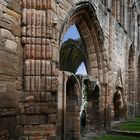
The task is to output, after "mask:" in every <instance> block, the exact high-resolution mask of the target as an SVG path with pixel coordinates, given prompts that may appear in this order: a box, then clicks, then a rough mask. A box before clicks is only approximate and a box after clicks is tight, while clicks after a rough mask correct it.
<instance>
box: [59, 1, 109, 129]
mask: <svg viewBox="0 0 140 140" xmlns="http://www.w3.org/2000/svg"><path fill="white" fill-rule="evenodd" d="M72 25H75V26H76V27H77V29H78V32H79V34H80V37H81V40H82V42H83V45H84V49H85V52H86V56H85V57H86V59H87V61H86V67H87V74H88V75H89V76H91V77H94V78H95V79H96V80H97V81H99V83H101V84H102V83H104V82H105V83H106V82H108V79H107V77H105V76H106V75H107V72H108V71H107V68H108V66H107V65H108V63H107V60H104V57H103V54H104V55H106V52H105V50H106V49H105V48H104V35H103V31H102V28H101V26H100V23H99V20H98V18H97V15H96V11H95V8H94V6H93V5H92V2H79V3H77V4H76V5H74V6H73V8H72V9H71V10H70V11H69V13H68V15H67V16H66V18H65V20H64V23H63V24H62V27H61V30H60V35H59V45H60V49H61V47H62V46H61V45H62V40H63V36H64V34H65V32H66V31H67V30H68V29H69V27H70V26H72ZM104 80H105V81H104ZM89 90H90V89H89ZM100 91H102V90H101V89H100V86H96V90H91V95H92V96H93V100H92V101H91V102H90V103H89V105H88V112H87V113H89V114H88V115H90V114H91V117H90V119H91V120H90V121H89V122H91V124H90V126H89V128H88V129H89V131H90V130H92V129H95V128H96V129H100V126H99V124H101V123H98V122H100V116H99V114H100V106H99V105H100V97H101V96H100ZM94 94H96V95H95V96H94ZM93 106H94V107H95V106H96V107H95V108H94V110H93ZM91 110H92V113H91ZM79 113H80V112H79Z"/></svg>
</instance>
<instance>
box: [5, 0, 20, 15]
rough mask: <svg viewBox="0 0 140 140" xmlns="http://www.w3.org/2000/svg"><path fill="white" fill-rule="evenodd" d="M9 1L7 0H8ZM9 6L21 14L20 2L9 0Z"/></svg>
mask: <svg viewBox="0 0 140 140" xmlns="http://www.w3.org/2000/svg"><path fill="white" fill-rule="evenodd" d="M6 1H7V0H6ZM7 7H8V8H10V9H12V10H14V11H15V12H17V13H19V14H21V6H20V2H19V1H16V0H8V1H7Z"/></svg>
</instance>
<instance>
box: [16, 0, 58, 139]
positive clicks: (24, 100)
mask: <svg viewBox="0 0 140 140" xmlns="http://www.w3.org/2000/svg"><path fill="white" fill-rule="evenodd" d="M21 4H22V44H23V49H24V87H23V91H24V92H23V94H22V97H21V99H20V114H19V116H18V127H19V128H20V130H21V131H20V132H19V133H20V138H23V139H55V138H56V124H57V119H56V118H57V92H58V68H57V62H58V60H57V59H58V42H57V38H58V37H57V17H56V12H57V3H55V1H54V0H44V1H40V0H35V1H32V0H22V3H21Z"/></svg>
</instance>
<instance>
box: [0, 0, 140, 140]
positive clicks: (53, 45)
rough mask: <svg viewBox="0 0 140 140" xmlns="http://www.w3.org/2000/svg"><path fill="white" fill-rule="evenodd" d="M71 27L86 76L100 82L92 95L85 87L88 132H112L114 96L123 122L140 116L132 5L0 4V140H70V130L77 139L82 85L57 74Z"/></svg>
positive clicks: (104, 0) (40, 0) (17, 0)
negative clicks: (77, 35) (82, 52)
mask: <svg viewBox="0 0 140 140" xmlns="http://www.w3.org/2000/svg"><path fill="white" fill-rule="evenodd" d="M73 24H75V25H76V27H77V29H78V31H79V33H80V35H81V38H82V40H83V42H84V47H85V50H86V61H85V62H86V64H85V65H86V67H87V73H88V75H89V76H90V77H94V79H95V80H96V81H97V85H96V87H95V88H94V89H93V88H92V86H90V84H89V85H88V84H87V83H90V82H86V81H85V83H86V84H87V86H88V89H89V90H88V92H89V93H90V92H91V95H90V97H91V98H90V99H89V104H88V112H87V113H88V119H89V124H88V128H87V129H88V130H89V131H91V132H92V131H93V132H94V131H95V130H101V129H105V128H107V127H110V125H111V122H112V121H114V112H115V110H114V109H115V107H114V105H115V103H116V101H117V99H116V94H119V95H121V98H120V100H119V101H120V102H121V105H120V108H121V111H120V114H119V117H120V118H128V117H133V116H135V115H140V54H139V52H140V46H139V43H140V15H139V12H138V9H137V3H136V1H135V0H0V139H1V140H16V139H17V140H36V139H38V140H54V139H58V140H59V139H66V140H68V139H69V135H70V136H71V134H69V133H68V132H69V131H72V137H71V139H74V138H75V139H77V140H78V139H79V137H80V115H79V114H80V104H81V84H80V82H81V81H78V79H77V77H76V76H75V75H74V74H69V73H67V72H64V71H61V70H60V62H59V57H60V54H59V52H60V48H61V44H62V38H63V36H64V34H65V32H66V31H67V29H68V28H69V27H70V26H71V25H73ZM92 93H93V96H92ZM95 93H97V96H96V97H95V96H94V95H95ZM117 96H118V95H117ZM92 97H93V100H92ZM116 110H117V109H116ZM92 112H93V115H91V113H92ZM90 115H91V117H90ZM117 119H118V118H117ZM94 120H96V121H94ZM70 122H72V123H70Z"/></svg>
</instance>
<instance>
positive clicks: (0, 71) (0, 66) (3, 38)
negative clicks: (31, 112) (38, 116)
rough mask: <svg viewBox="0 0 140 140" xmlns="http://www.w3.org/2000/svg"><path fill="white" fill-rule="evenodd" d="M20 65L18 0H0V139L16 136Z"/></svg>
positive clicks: (21, 61) (19, 10)
mask: <svg viewBox="0 0 140 140" xmlns="http://www.w3.org/2000/svg"><path fill="white" fill-rule="evenodd" d="M22 69H23V59H22V47H21V8H20V1H19V0H10V1H8V0H0V139H1V140H12V139H14V140H15V139H16V138H17V134H16V124H17V122H16V115H17V114H18V113H19V111H18V101H19V94H20V90H21V77H22Z"/></svg>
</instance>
